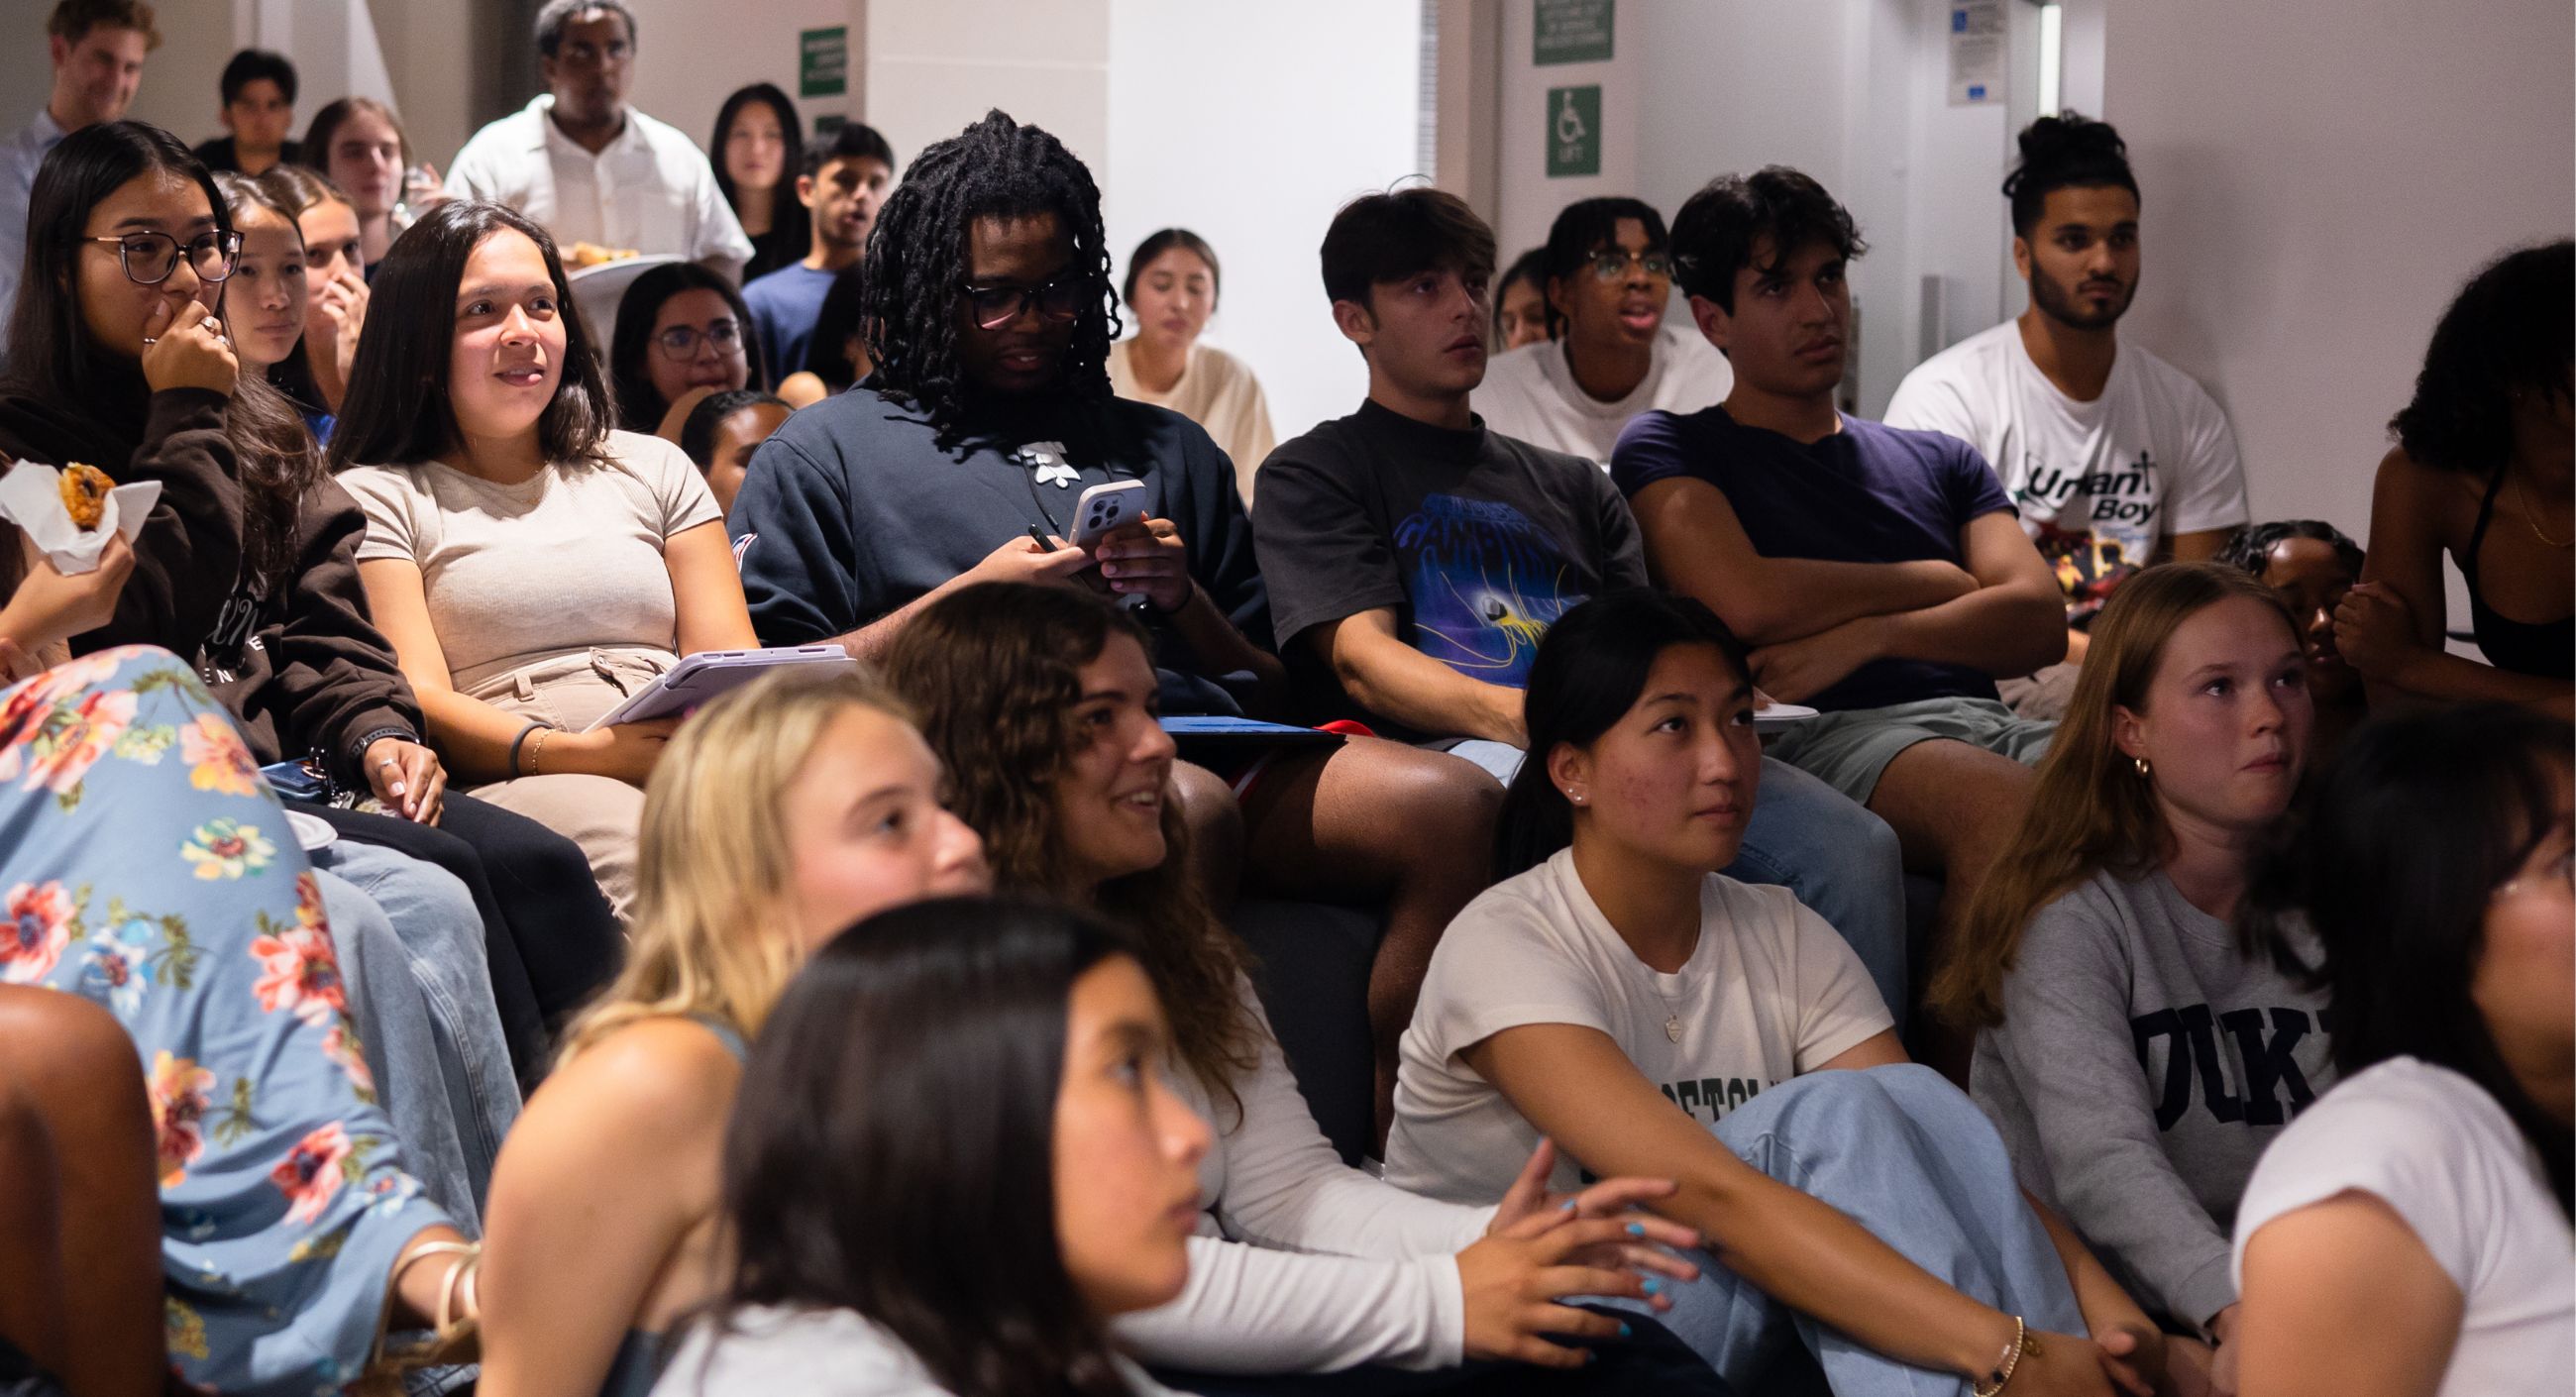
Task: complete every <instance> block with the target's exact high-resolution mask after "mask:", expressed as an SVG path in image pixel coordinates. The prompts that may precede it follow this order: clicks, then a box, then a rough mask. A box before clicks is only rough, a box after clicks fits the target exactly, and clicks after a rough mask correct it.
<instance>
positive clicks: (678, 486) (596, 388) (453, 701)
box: [331, 201, 755, 920]
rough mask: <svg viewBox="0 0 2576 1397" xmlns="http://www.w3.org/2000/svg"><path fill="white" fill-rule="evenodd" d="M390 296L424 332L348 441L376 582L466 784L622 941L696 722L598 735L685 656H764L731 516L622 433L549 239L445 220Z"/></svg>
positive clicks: (353, 412) (473, 218) (402, 269)
mask: <svg viewBox="0 0 2576 1397" xmlns="http://www.w3.org/2000/svg"><path fill="white" fill-rule="evenodd" d="M375 292H376V294H377V295H379V296H381V297H383V298H384V299H383V300H382V301H380V302H379V303H378V304H379V306H380V307H381V308H382V310H381V312H380V313H382V314H384V315H386V316H388V317H390V319H391V323H394V324H398V325H404V326H410V327H413V328H414V331H415V332H414V333H411V334H407V335H399V336H395V335H371V336H368V337H367V338H366V339H365V340H363V341H361V342H360V344H359V349H358V359H357V363H356V371H355V375H354V382H353V383H352V385H351V387H350V391H349V398H348V402H347V405H346V406H345V407H344V408H343V410H342V412H341V415H340V425H339V430H338V431H337V432H336V433H335V434H334V435H333V436H332V439H331V463H332V466H333V468H334V469H336V470H338V471H339V472H340V473H341V474H340V481H341V483H342V484H343V485H345V486H347V487H348V489H349V492H350V493H351V494H353V495H356V496H357V497H358V501H359V503H360V505H361V506H362V507H363V508H364V509H365V510H366V514H367V537H366V541H365V542H364V543H362V544H360V545H359V547H358V576H359V580H360V581H361V582H363V583H364V584H365V587H366V593H367V600H368V602H369V604H370V605H371V606H372V608H373V609H374V612H375V616H376V622H377V624H378V625H380V626H381V627H383V629H384V632H385V635H386V636H387V637H388V638H389V639H390V640H392V642H393V646H394V652H395V654H396V656H397V657H398V658H399V659H400V660H401V663H402V668H403V672H404V673H405V674H406V675H408V676H410V679H411V684H412V688H413V689H414V690H415V691H416V692H417V693H418V694H419V695H420V701H421V708H422V711H423V712H424V713H425V714H426V715H427V717H428V719H429V728H430V734H431V736H433V737H434V738H436V739H437V741H438V744H439V746H440V747H441V749H442V750H444V751H445V753H446V754H447V757H448V761H449V763H450V765H451V768H452V769H453V771H454V773H455V775H456V778H457V779H458V781H459V782H460V783H462V784H467V785H468V786H470V788H472V789H473V790H475V792H476V793H477V794H479V795H480V796H482V797H483V798H484V799H486V800H488V801H490V802H491V803H492V804H494V805H498V806H501V807H503V808H505V809H509V810H515V811H518V812H519V813H521V814H524V815H527V816H528V817H530V818H531V819H534V820H536V821H537V822H539V823H540V824H544V825H547V826H549V827H551V828H553V829H555V830H556V831H558V832H560V833H562V834H566V835H569V836H571V838H572V840H573V842H575V843H577V844H579V845H581V847H582V852H583V853H584V854H586V855H588V856H589V858H590V866H591V872H592V873H593V874H594V875H595V876H596V877H597V878H598V879H599V884H600V890H601V891H602V892H604V893H606V894H607V896H608V900H609V904H610V906H612V907H614V908H615V909H616V910H617V913H618V915H619V917H620V919H621V920H622V919H624V918H625V916H626V914H627V911H628V909H629V907H630V906H631V905H632V903H633V900H634V896H635V830H636V821H637V820H638V819H639V818H640V817H641V815H642V812H643V806H644V790H643V786H644V780H645V778H646V777H647V776H649V775H651V774H652V771H653V764H654V762H655V761H656V760H658V759H659V757H660V756H661V752H662V747H663V744H664V743H666V742H668V741H669V740H670V736H671V730H672V728H674V727H675V726H677V721H676V720H674V719H660V720H656V721H652V722H643V723H621V724H619V725H617V726H615V727H607V728H601V729H599V730H597V731H585V729H587V728H588V726H589V724H590V723H591V721H592V720H593V719H596V718H598V717H600V716H601V715H602V714H605V713H606V712H607V711H608V710H609V709H611V708H614V707H616V706H617V704H618V703H619V702H620V701H622V700H623V699H624V698H625V697H626V695H627V694H629V693H631V692H633V691H634V690H635V689H637V688H640V687H642V686H643V685H645V684H649V683H651V682H652V680H653V676H655V675H656V674H658V673H660V672H661V671H663V670H666V669H668V668H670V667H671V666H672V665H674V664H676V663H678V661H679V658H680V657H681V656H682V655H685V654H690V653H694V652H696V651H699V650H742V649H749V648H751V647H752V645H753V644H754V643H755V642H754V641H753V639H752V631H751V619H750V617H749V616H748V615H746V614H745V613H744V611H743V603H742V586H741V583H739V582H738V581H736V580H735V576H734V569H733V560H732V559H731V558H730V557H728V556H727V554H726V550H725V541H724V531H723V529H722V528H721V520H722V515H721V514H720V512H719V511H718V510H717V508H716V502H715V497H714V496H713V495H711V494H709V493H708V491H707V483H706V480H705V479H704V478H703V477H701V476H700V475H699V474H698V472H697V471H696V469H695V468H693V467H692V466H690V464H689V461H688V458H687V457H686V456H683V455H681V454H680V450H679V448H678V447H676V446H673V445H671V444H670V443H668V442H664V441H660V440H658V439H656V438H652V437H644V436H637V435H634V434H632V433H627V432H618V431H613V430H611V428H610V426H609V423H610V420H611V413H612V412H613V407H612V405H611V403H610V401H609V395H608V385H607V383H606V382H605V381H604V379H603V377H602V375H601V373H600V368H599V361H598V357H597V355H596V353H595V351H594V350H593V348H592V346H591V344H590V342H589V335H588V333H587V331H586V330H585V329H584V328H583V325H582V322H581V317H579V316H578V315H574V314H570V313H569V308H570V306H571V304H572V297H571V294H570V291H569V289H568V288H567V286H566V284H565V281H564V272H563V263H562V262H561V261H560V260H559V259H558V258H557V257H556V255H555V250H554V243H553V241H552V240H551V239H549V238H548V237H547V236H546V234H545V231H544V230H543V229H541V228H539V227H537V225H536V224H534V223H531V222H529V221H528V220H527V219H526V218H524V217H522V216H520V215H519V214H516V213H513V212H511V211H510V210H508V209H506V208H503V207H501V206H500V205H497V204H488V203H483V202H480V201H451V202H449V203H445V204H441V205H439V206H438V207H437V208H435V209H432V210H431V211H430V212H429V213H428V214H427V215H425V216H423V218H422V219H421V221H420V222H419V223H417V224H415V225H413V227H412V230H411V231H410V232H409V233H406V234H404V236H403V240H402V242H401V244H400V245H399V246H398V247H397V248H396V250H395V252H394V255H393V256H391V257H389V258H387V259H386V260H385V265H384V268H383V270H382V271H381V272H380V273H379V275H378V277H377V280H376V285H375ZM362 463H366V464H362ZM374 463H383V464H374ZM710 526H716V527H710ZM534 596H541V597H544V598H546V599H547V600H548V603H549V604H547V605H544V606H530V605H528V601H529V599H530V598H531V597H534Z"/></svg>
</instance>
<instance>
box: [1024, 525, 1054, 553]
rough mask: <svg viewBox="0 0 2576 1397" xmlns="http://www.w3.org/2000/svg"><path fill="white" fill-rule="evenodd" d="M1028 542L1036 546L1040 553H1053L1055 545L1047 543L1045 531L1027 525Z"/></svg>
mask: <svg viewBox="0 0 2576 1397" xmlns="http://www.w3.org/2000/svg"><path fill="white" fill-rule="evenodd" d="M1029 541H1030V542H1031V543H1034V544H1036V545H1037V546H1038V550H1039V551H1040V552H1043V553H1052V552H1054V551H1055V545H1054V544H1052V543H1049V542H1047V536H1046V530H1044V529H1041V528H1039V527H1038V526H1037V525H1035V524H1031V525H1029Z"/></svg>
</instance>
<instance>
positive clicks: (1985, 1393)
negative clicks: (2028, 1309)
mask: <svg viewBox="0 0 2576 1397" xmlns="http://www.w3.org/2000/svg"><path fill="white" fill-rule="evenodd" d="M2037 1352H2039V1336H2038V1335H2036V1334H2033V1333H2031V1332H2030V1326H2029V1325H2027V1324H2024V1323H2023V1322H2022V1318H2021V1316H2020V1315H2014V1316H2013V1340H2012V1342H2011V1343H2009V1344H2007V1345H2005V1346H2004V1351H2003V1352H2002V1353H2001V1354H1999V1355H1997V1356H1996V1358H1995V1370H1994V1371H1993V1372H1991V1373H1988V1374H1986V1380H1985V1381H1984V1382H1980V1383H1971V1384H1969V1387H1968V1392H1969V1397H1998V1394H2000V1393H2001V1392H2002V1391H2003V1390H2004V1384H2005V1383H2008V1382H2011V1381H2012V1375H2013V1370H2014V1369H2016V1368H2019V1367H2020V1366H2021V1360H2022V1358H2023V1357H2024V1356H2025V1355H2028V1354H2034V1353H2037Z"/></svg>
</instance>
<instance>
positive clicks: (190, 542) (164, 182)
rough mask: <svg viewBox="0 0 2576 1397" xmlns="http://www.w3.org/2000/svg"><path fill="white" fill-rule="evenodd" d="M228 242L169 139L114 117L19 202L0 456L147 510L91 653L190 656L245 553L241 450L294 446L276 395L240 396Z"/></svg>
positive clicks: (233, 247)
mask: <svg viewBox="0 0 2576 1397" xmlns="http://www.w3.org/2000/svg"><path fill="white" fill-rule="evenodd" d="M240 251H241V237H240V235H239V234H238V233H235V232H234V231H233V229H232V227H231V224H230V222H229V220H228V219H227V218H226V217H225V215H224V213H223V201H222V200H221V199H218V198H217V197H215V189H214V184H213V180H212V177H211V176H210V175H208V174H207V173H206V172H205V168H204V167H203V166H201V165H199V164H198V163H197V162H196V158H195V157H194V156H191V155H189V154H188V151H187V147H185V146H182V145H180V144H179V143H178V142H177V141H176V140H175V139H173V138H172V137H170V136H169V135H168V134H167V133H165V132H162V131H159V130H157V129H155V128H152V127H149V126H143V125H140V124H138V123H134V122H111V123H108V124H106V125H102V126H94V127H90V128H88V129H87V130H84V131H80V132H76V133H74V134H73V135H72V136H70V137H66V138H65V139H64V140H63V142H62V144H61V145H59V146H57V147H55V149H54V150H53V151H52V152H51V153H49V154H48V155H47V157H46V160H45V166H44V168H43V170H42V171H41V172H39V174H38V175H37V179H36V186H35V189H34V191H33V192H32V194H31V195H30V197H29V204H28V210H27V265H28V266H30V267H35V268H39V269H41V272H42V274H41V275H38V276H34V277H30V278H28V279H27V280H26V281H25V282H24V283H23V284H22V285H21V286H20V288H19V292H18V302H17V307H16V312H15V315H14V316H13V318H12V319H11V321H10V325H9V354H8V361H7V362H8V364H9V371H8V376H7V378H6V379H5V381H0V452H5V453H6V454H8V455H10V456H12V457H17V458H19V459H25V460H39V461H48V462H53V463H57V464H59V463H63V462H68V461H75V460H77V461H84V462H87V463H89V464H91V465H95V466H98V467H100V468H101V469H103V470H106V471H107V472H108V473H109V474H111V475H113V476H115V477H116V479H117V482H118V483H119V484H123V485H134V484H140V483H142V482H144V481H158V482H160V484H161V498H160V501H159V503H157V504H155V505H154V506H153V509H152V517H151V520H150V522H149V523H148V524H147V525H146V526H145V529H146V532H145V533H144V535H143V537H145V538H148V539H152V540H154V544H153V546H151V547H149V548H147V549H142V550H138V555H137V557H136V559H135V567H134V575H133V577H132V578H131V579H130V580H128V581H127V583H126V585H125V590H124V592H123V593H122V594H120V595H119V597H118V598H117V604H116V617H115V619H114V620H113V621H111V622H110V623H109V624H108V625H107V626H105V627H103V628H101V629H100V630H98V631H96V632H93V633H92V637H91V638H92V639H94V640H95V642H96V643H97V644H100V645H118V644H127V643H144V642H149V643H156V644H163V645H170V644H171V642H172V640H174V639H176V638H179V637H187V638H188V641H187V643H186V644H185V645H172V646H171V648H173V649H177V650H180V651H181V653H183V654H189V653H194V645H195V639H196V638H198V637H202V636H204V635H206V634H207V633H209V632H211V631H212V630H213V629H214V627H215V615H216V612H217V611H218V610H219V609H220V608H221V607H222V605H223V602H224V588H223V587H222V586H221V585H220V584H219V585H217V586H213V587H209V586H206V585H203V584H204V579H205V578H207V577H215V578H219V579H229V578H230V577H231V575H232V573H233V571H234V570H235V569H236V568H237V567H239V566H240V563H241V556H242V491H241V485H240V480H239V475H240V472H239V470H238V468H237V464H236V463H237V460H238V457H237V455H236V451H237V449H239V448H240V447H241V446H242V445H244V444H245V443H248V444H252V445H253V449H256V446H257V445H258V444H275V443H277V442H280V441H285V440H290V439H292V438H293V437H300V436H301V435H302V432H303V424H302V423H300V422H297V421H295V419H294V414H293V413H292V412H291V411H290V410H289V409H288V408H287V407H286V405H285V404H284V403H283V402H280V401H279V400H278V399H277V398H276V397H275V396H274V395H269V394H258V393H253V394H251V395H248V396H246V397H245V398H243V399H240V400H236V399H235V397H234V395H233V389H234V386H235V383H236V381H237V380H238V378H239V377H240V362H239V360H238V359H237V358H236V357H235V356H234V354H233V349H232V345H231V344H230V343H229V342H228V341H227V339H226V337H225V335H224V333H223V323H222V321H221V320H219V319H218V318H217V317H216V316H215V315H214V313H213V312H212V310H211V306H212V305H213V303H214V300H215V296H216V289H217V288H218V287H220V286H221V285H222V284H223V281H224V278H226V277H228V276H230V275H231V274H232V269H233V259H234V258H235V257H236V256H237V255H238V254H239V253H240Z"/></svg>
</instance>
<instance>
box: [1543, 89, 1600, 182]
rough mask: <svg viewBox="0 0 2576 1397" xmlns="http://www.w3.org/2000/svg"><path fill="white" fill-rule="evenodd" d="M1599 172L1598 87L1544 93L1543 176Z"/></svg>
mask: <svg viewBox="0 0 2576 1397" xmlns="http://www.w3.org/2000/svg"><path fill="white" fill-rule="evenodd" d="M1599 173H1601V85H1600V84H1598V83H1594V84H1592V85H1590V86H1586V87H1551V88H1549V89H1548V90H1547V177H1548V178H1549V179H1556V178H1559V177H1560V176H1565V175H1597V174H1599Z"/></svg>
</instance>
